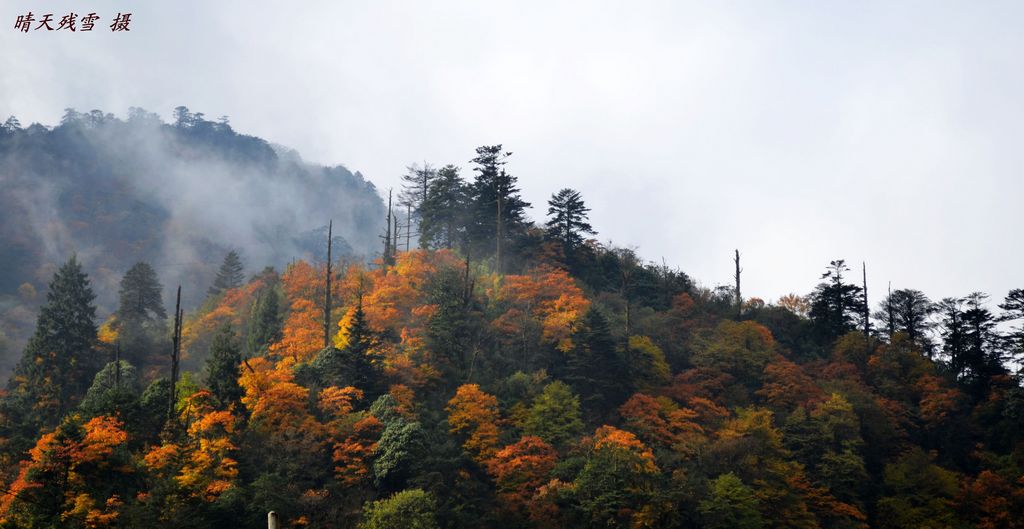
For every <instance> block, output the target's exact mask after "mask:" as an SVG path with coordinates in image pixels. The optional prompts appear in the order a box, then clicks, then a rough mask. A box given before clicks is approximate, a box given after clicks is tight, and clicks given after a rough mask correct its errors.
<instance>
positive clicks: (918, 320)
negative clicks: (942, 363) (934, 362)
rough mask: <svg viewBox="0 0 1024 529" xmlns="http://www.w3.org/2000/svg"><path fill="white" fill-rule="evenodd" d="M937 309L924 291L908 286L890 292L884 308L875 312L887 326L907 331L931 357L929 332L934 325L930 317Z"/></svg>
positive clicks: (883, 302) (912, 339) (911, 338)
mask: <svg viewBox="0 0 1024 529" xmlns="http://www.w3.org/2000/svg"><path fill="white" fill-rule="evenodd" d="M935 310H936V307H935V304H934V303H932V301H931V300H930V299H928V296H925V295H924V293H923V292H921V291H920V290H914V289H909V288H907V289H899V290H894V291H893V292H892V293H890V294H889V295H888V296H887V297H886V298H885V299H884V300H883V301H882V310H880V311H878V312H875V317H876V318H878V319H880V320H882V322H883V323H884V324H885V326H886V327H887V328H891V329H893V330H895V331H901V332H904V333H906V334H907V337H909V338H910V340H911V341H912V342H914V344H915V345H917V346H918V347H921V349H922V350H924V351H925V352H927V353H928V355H929V357H931V354H932V347H931V342H930V341H929V340H928V335H927V332H928V330H929V329H931V327H932V324H931V321H930V317H931V315H932V314H934V313H935ZM890 320H891V321H890Z"/></svg>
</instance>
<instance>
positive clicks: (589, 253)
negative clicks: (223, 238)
mask: <svg viewBox="0 0 1024 529" xmlns="http://www.w3.org/2000/svg"><path fill="white" fill-rule="evenodd" d="M67 119H69V120H83V119H87V118H85V117H82V116H75V115H69V116H68V118H67ZM88 119H95V120H101V119H106V118H105V117H104V116H102V115H100V116H92V117H90V118H88ZM136 119H147V118H146V117H145V116H141V115H137V116H136ZM206 123H209V122H206V121H205V120H203V119H202V117H201V116H198V115H196V114H193V113H191V112H189V111H188V110H187V109H181V111H180V112H178V113H177V118H176V124H175V125H174V126H175V127H182V128H196V127H200V128H202V127H206V126H207V125H206ZM211 126H212V125H211ZM223 126H226V125H223ZM509 160H510V158H509V153H508V152H507V151H505V150H504V149H503V148H502V147H501V146H500V145H495V146H485V147H481V148H479V149H478V150H477V151H476V157H475V158H474V159H473V160H472V162H471V163H472V164H473V166H474V167H473V169H474V172H475V175H476V178H475V180H474V181H473V182H471V183H467V182H464V181H462V179H461V177H460V176H459V171H458V169H457V168H456V167H455V166H453V165H445V166H443V167H442V168H441V169H439V170H437V171H436V172H435V171H434V170H433V169H431V168H430V166H428V165H423V166H419V167H418V168H415V169H414V170H412V171H411V172H410V174H409V176H410V179H409V180H408V183H409V187H408V189H407V195H406V198H407V199H408V200H409V201H410V206H415V208H416V210H417V211H416V219H417V222H418V223H419V227H420V231H421V239H420V244H421V245H422V247H423V248H420V249H414V248H411V249H410V250H409V251H404V252H402V251H397V252H394V253H390V254H388V255H385V256H380V258H378V259H369V260H368V262H361V261H352V262H344V263H342V264H340V265H338V263H332V265H338V266H333V267H332V270H331V272H330V274H331V275H330V276H328V268H327V266H326V263H324V262H319V263H317V262H310V261H307V260H302V259H299V260H296V261H295V262H293V263H291V264H290V265H288V266H287V267H286V268H283V269H282V271H281V273H278V272H277V271H276V270H275V269H273V268H267V269H264V270H263V272H261V273H259V274H255V275H253V276H252V277H250V278H248V279H246V278H245V276H244V275H243V274H242V270H241V263H240V260H239V259H237V254H229V256H228V257H229V258H228V259H226V260H225V261H224V266H223V267H222V274H221V276H222V277H221V278H220V279H218V282H217V284H216V285H215V292H211V293H213V294H215V295H211V296H208V297H207V298H206V299H205V301H203V302H202V303H201V304H186V307H185V315H184V318H183V320H182V321H181V326H182V328H181V343H180V345H181V357H180V366H179V367H180V370H181V372H180V374H179V376H178V377H177V379H176V380H174V381H173V387H172V370H171V365H170V361H169V360H170V358H169V357H170V354H169V353H170V351H171V343H172V342H171V339H170V338H169V336H170V335H171V331H172V329H169V328H168V327H170V326H171V325H170V324H169V323H168V322H167V321H166V320H168V319H171V318H165V316H166V314H165V313H164V310H165V309H164V308H163V305H162V301H161V298H160V291H161V287H160V282H159V279H158V276H157V270H156V269H154V268H153V267H151V266H149V265H146V264H144V263H140V264H137V265H135V266H133V267H132V268H131V269H129V272H128V273H127V274H126V275H125V276H124V280H123V281H122V283H121V288H120V290H119V291H118V294H119V295H120V300H121V303H120V308H119V309H118V310H117V311H108V312H107V313H104V314H109V315H110V317H107V318H106V319H105V321H102V322H99V321H97V318H96V309H95V308H94V305H93V299H94V295H93V292H92V289H91V287H90V282H89V279H88V277H86V275H85V273H84V272H83V271H82V268H81V266H80V264H79V263H78V261H77V259H76V258H71V259H70V260H69V261H68V262H67V263H66V264H65V265H64V266H63V267H61V268H60V269H59V270H58V271H57V272H56V274H55V275H54V277H53V281H52V282H51V284H50V288H49V291H48V292H47V293H46V301H45V303H44V304H43V306H42V307H41V309H40V312H39V318H38V321H37V328H36V333H35V336H34V338H33V339H32V341H31V342H30V343H29V345H28V347H26V348H25V349H24V355H23V358H22V361H21V363H20V364H19V367H18V370H17V372H16V375H15V376H14V377H13V378H12V379H11V381H10V383H9V385H8V391H7V392H6V393H4V394H3V395H2V396H0V429H2V432H0V433H2V435H0V476H2V478H3V480H4V483H3V485H4V488H5V493H6V494H5V495H4V496H3V498H2V499H0V527H57V526H60V527H76V528H78V527H80V528H99V527H145V526H152V527H190V528H193V527H194V528H207V527H209V528H213V527H257V526H261V524H263V523H265V520H266V513H267V511H270V510H273V511H275V512H277V513H278V515H279V516H280V517H281V519H282V526H284V527H309V528H324V529H331V528H343V527H363V528H368V529H371V528H372V529H376V528H381V529H385V528H392V527H396V528H397V527H403V528H404V527H418V528H427V529H432V528H441V527H445V528H461V527H467V528H468V527H473V528H476V527H510V528H529V527H537V528H541V527H543V528H548V527H554V528H566V529H568V528H576V527H621V528H652V529H653V528H666V529H668V528H702V527H707V528H718V527H721V528H734V527H736V528H750V529H768V528H772V529H775V528H778V529H782V528H786V529H789V528H799V529H819V528H820V529H860V528H865V527H881V528H899V529H904V528H906V529H909V528H921V527H943V528H955V529H971V528H976V529H990V528H1004V527H1005V528H1013V527H1019V526H1020V523H1019V521H1020V517H1021V515H1022V513H1024V464H1022V457H1021V455H1022V454H1024V426H1022V425H1024V412H1022V410H1024V389H1022V387H1021V378H1020V374H1019V373H1016V372H1015V369H1017V368H1018V367H1019V366H1018V364H1015V363H1014V362H1013V359H1014V358H1017V359H1019V358H1020V356H1019V355H1020V352H1021V348H1022V347H1024V346H1022V343H1024V339H1022V337H1021V334H1022V332H1024V331H1022V330H1021V327H1022V322H1024V294H1021V291H1020V290H1014V291H1011V292H1010V293H1009V294H1008V295H1007V296H1006V297H1005V298H1004V299H1003V300H1002V302H1001V303H994V302H993V303H989V302H988V300H987V298H986V296H985V295H984V294H981V293H970V294H967V295H964V296H960V297H950V298H944V299H942V300H941V301H939V302H937V303H932V302H931V301H930V300H929V299H928V298H927V296H925V294H924V293H922V292H920V291H917V290H914V289H912V288H909V287H908V288H898V289H896V290H894V291H892V293H891V294H890V295H888V296H886V297H884V299H882V301H881V302H876V303H875V305H874V306H873V307H868V306H867V304H866V299H865V293H864V291H863V287H862V286H857V285H854V284H852V283H849V282H848V280H847V279H846V276H847V275H848V274H847V272H848V270H847V267H846V264H845V261H843V260H838V259H837V260H835V261H832V262H831V263H829V266H828V268H827V272H826V273H825V274H824V276H823V277H822V279H823V281H822V282H821V284H819V285H818V286H817V288H816V289H815V290H814V291H813V292H811V293H810V294H809V295H807V296H800V295H796V294H794V295H790V296H786V297H785V298H784V299H780V300H778V301H776V302H766V301H764V300H760V299H756V298H751V299H740V300H739V305H740V307H741V308H742V310H737V299H736V294H737V293H736V289H734V288H732V287H729V288H718V289H709V288H704V287H701V286H700V285H699V284H696V283H694V282H693V281H692V280H691V279H690V278H689V277H688V276H687V275H686V274H685V273H683V272H681V271H679V270H675V269H672V268H669V267H668V266H667V265H666V264H664V263H662V264H653V263H647V262H644V261H643V259H642V258H641V254H640V252H639V251H637V250H636V249H630V248H617V247H610V246H604V245H601V244H598V243H596V242H594V241H592V240H587V239H586V238H585V236H586V235H589V234H592V233H593V232H594V231H595V230H593V228H592V227H591V226H590V225H589V221H588V220H587V217H586V213H587V212H588V211H589V210H588V208H587V206H586V205H585V204H584V203H583V200H582V195H581V194H580V193H578V192H575V191H572V190H567V189H566V190H562V191H560V192H558V193H556V194H555V196H554V197H553V198H552V200H551V203H550V206H551V220H550V222H548V223H546V224H545V225H544V226H540V225H537V224H534V223H533V222H531V221H530V220H529V219H528V218H527V217H526V214H525V212H526V209H525V208H526V207H527V204H526V203H525V202H524V201H523V200H522V198H521V197H520V194H519V191H518V189H517V188H516V182H515V178H514V177H512V176H510V173H509V169H510V168H509V167H507V166H508V164H509ZM382 221H383V219H382ZM499 241H500V242H501V244H498V242H499ZM392 242H393V241H392ZM388 248H389V251H393V250H395V246H394V245H389V246H388ZM240 250H242V249H240ZM231 255H234V258H232V257H231ZM213 259H219V256H214V257H213ZM328 278H330V287H329V288H330V296H327V295H325V294H326V293H327V288H328ZM202 284H203V285H205V284H206V282H205V281H204V282H203V283H202ZM192 288H195V287H194V286H193V287H192ZM26 295H27V294H26ZM879 297H880V298H882V296H879ZM328 300H330V301H328ZM870 309H874V312H873V313H872V311H871V310H870ZM864 318H869V319H871V321H868V322H865V321H864ZM865 323H868V324H865ZM98 324H100V325H98ZM133 325H138V326H141V327H142V328H145V329H148V331H147V332H151V333H152V336H150V339H151V341H150V342H146V343H148V344H149V345H140V344H143V342H142V341H134V342H133V341H132V340H131V339H130V334H131V331H130V329H131V327H132V326H133ZM325 325H326V327H327V328H328V329H329V330H330V331H331V334H332V335H333V339H332V340H331V342H330V343H329V344H328V346H327V347H324V342H323V339H324V338H323V335H324V328H325Z"/></svg>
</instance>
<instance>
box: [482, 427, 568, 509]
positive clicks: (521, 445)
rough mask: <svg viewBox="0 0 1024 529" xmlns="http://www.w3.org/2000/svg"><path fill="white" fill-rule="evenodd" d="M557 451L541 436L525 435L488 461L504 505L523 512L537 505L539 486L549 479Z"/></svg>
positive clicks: (488, 466)
mask: <svg viewBox="0 0 1024 529" xmlns="http://www.w3.org/2000/svg"><path fill="white" fill-rule="evenodd" d="M557 459H558V452H557V451H555V449H554V448H553V447H552V446H551V445H549V444H547V443H545V442H544V440H542V439H541V438H540V437H532V436H524V437H523V438H521V439H520V440H519V441H517V442H515V443H513V444H511V445H508V446H506V447H505V448H502V449H501V450H499V451H498V452H497V453H495V454H494V457H492V458H491V459H490V460H489V461H487V470H488V472H489V473H490V474H491V476H493V477H494V481H495V484H496V485H497V488H498V499H499V500H500V501H501V502H502V505H503V506H504V508H506V509H507V510H509V511H510V512H513V513H514V514H518V515H520V516H528V515H529V513H530V512H531V511H533V510H535V509H534V505H533V504H534V501H535V496H536V494H537V490H538V489H539V488H540V487H541V486H542V485H544V484H545V483H547V482H548V480H549V479H550V478H549V476H550V475H551V471H552V470H553V469H554V468H555V463H556V462H557Z"/></svg>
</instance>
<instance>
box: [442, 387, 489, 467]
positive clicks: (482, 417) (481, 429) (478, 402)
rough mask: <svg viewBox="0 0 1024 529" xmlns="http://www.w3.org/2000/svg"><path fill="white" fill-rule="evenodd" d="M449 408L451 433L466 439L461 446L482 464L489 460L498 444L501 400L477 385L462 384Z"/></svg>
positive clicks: (450, 401) (449, 402) (449, 403)
mask: <svg viewBox="0 0 1024 529" xmlns="http://www.w3.org/2000/svg"><path fill="white" fill-rule="evenodd" d="M446 410H447V411H448V424H449V426H450V427H451V431H452V433H455V434H457V435H460V436H462V437H464V438H465V441H464V442H463V443H462V448H464V449H465V450H466V451H467V452H469V454H470V455H472V456H473V459H474V460H476V461H477V462H479V463H483V462H484V461H486V460H488V459H490V457H491V456H492V455H494V452H495V451H496V450H497V447H498V421H499V420H500V415H499V411H498V399H496V398H495V397H494V396H493V395H489V394H487V393H484V392H483V391H481V390H480V386H478V385H476V384H463V385H462V386H459V389H458V390H456V392H455V396H454V397H452V399H451V400H449V401H448V407H447V408H446Z"/></svg>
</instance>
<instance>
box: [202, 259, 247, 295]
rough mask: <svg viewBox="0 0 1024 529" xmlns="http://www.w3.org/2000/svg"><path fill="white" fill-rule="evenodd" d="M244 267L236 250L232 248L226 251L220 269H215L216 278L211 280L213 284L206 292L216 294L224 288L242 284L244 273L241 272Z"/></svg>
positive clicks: (236, 286)
mask: <svg viewBox="0 0 1024 529" xmlns="http://www.w3.org/2000/svg"><path fill="white" fill-rule="evenodd" d="M244 268H245V267H244V265H243V264H242V258H241V257H240V256H239V255H238V252H236V251H234V250H231V251H230V252H228V254H227V255H225V256H224V262H223V263H221V265H220V270H218V271H217V278H216V279H214V280H213V286H211V287H210V290H209V291H208V293H209V294H210V295H211V296H216V295H218V294H220V293H221V292H224V291H225V290H230V289H232V288H238V287H240V286H242V283H243V282H244V281H245V275H244V274H243V273H242V271H243V270H244Z"/></svg>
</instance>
